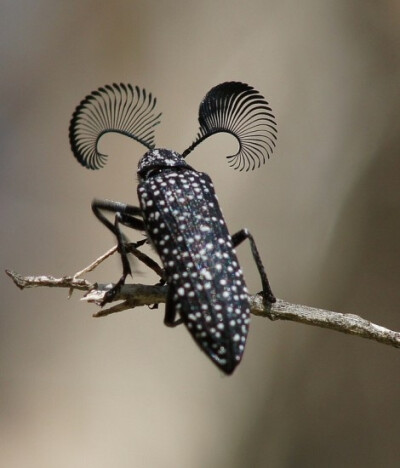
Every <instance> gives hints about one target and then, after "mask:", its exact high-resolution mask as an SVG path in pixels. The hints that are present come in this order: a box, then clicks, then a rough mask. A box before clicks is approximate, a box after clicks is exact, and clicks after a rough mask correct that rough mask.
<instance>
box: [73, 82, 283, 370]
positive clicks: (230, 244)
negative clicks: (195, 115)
mask: <svg viewBox="0 0 400 468" xmlns="http://www.w3.org/2000/svg"><path fill="white" fill-rule="evenodd" d="M154 106H155V99H153V98H152V96H151V94H150V95H146V92H145V91H143V92H141V91H140V90H139V88H133V87H132V86H130V85H122V84H121V85H116V84H114V85H112V86H106V87H105V88H99V90H98V91H95V92H93V93H92V94H91V95H89V96H87V97H86V98H85V99H84V100H83V101H82V102H81V104H80V105H79V106H78V108H77V109H76V111H75V113H74V115H73V118H72V121H71V126H70V141H71V147H72V150H73V153H74V155H75V157H76V158H77V159H78V161H79V162H80V163H81V164H83V165H84V166H85V167H88V168H91V169H97V168H99V167H101V166H103V165H104V163H105V160H106V156H105V155H102V154H100V153H98V151H97V142H98V139H99V138H100V136H101V135H102V134H103V133H105V132H107V131H116V132H119V133H123V134H125V135H128V136H131V137H132V138H134V139H136V140H137V141H140V142H141V143H142V144H144V145H145V146H147V147H148V148H149V151H148V152H147V153H146V154H145V155H144V156H143V157H142V158H141V160H140V161H139V164H138V176H139V185H138V189H137V193H138V198H139V202H140V207H133V206H130V205H125V204H122V203H117V202H111V201H100V200H95V201H94V202H93V205H92V206H93V210H94V212H95V214H96V216H97V217H98V218H99V219H100V221H102V222H103V223H104V224H105V225H106V226H107V227H108V228H109V229H110V230H111V231H112V232H113V233H114V234H115V235H116V236H117V239H118V243H119V247H120V253H121V257H122V262H123V275H122V277H121V279H120V281H119V282H118V283H117V284H116V286H115V287H114V288H113V289H112V290H111V291H109V293H107V295H106V298H105V301H104V302H108V301H110V300H111V299H112V298H113V296H114V295H115V293H116V291H117V290H118V288H119V287H120V286H121V285H122V284H123V283H124V282H125V278H126V276H127V275H128V274H130V273H131V271H130V267H129V262H128V260H127V256H126V249H125V244H126V242H125V239H124V238H123V235H122V234H121V232H120V230H119V223H122V224H124V225H126V226H129V227H131V228H134V229H137V230H141V231H145V232H146V233H147V236H148V240H149V241H150V242H151V243H152V244H153V246H154V248H155V249H156V251H157V253H158V255H159V256H160V258H161V261H162V263H163V267H164V272H163V279H164V280H165V281H166V283H167V285H168V297H167V304H166V311H165V324H166V325H169V326H174V325H177V324H179V323H182V322H183V323H184V324H185V325H186V327H187V329H188V330H189V332H190V333H191V335H192V337H193V338H194V340H195V341H196V342H197V344H198V345H199V346H200V348H201V349H202V350H203V351H204V352H205V353H206V354H207V355H208V356H209V358H210V359H211V360H212V361H213V362H214V363H215V364H216V365H217V366H218V367H219V368H220V369H221V370H222V371H224V372H225V373H226V374H231V373H232V372H233V370H234V369H235V367H236V366H237V364H238V363H239V362H240V360H241V359H242V355H243V351H244V347H245V343H246V338H247V333H248V326H249V322H250V305H249V299H248V291H247V288H246V285H245V281H244V278H243V274H242V271H241V269H240V266H239V262H238V259H237V257H236V253H235V250H234V248H235V247H236V245H238V244H239V243H240V242H242V241H243V240H244V239H247V238H248V239H249V240H250V243H251V248H252V253H253V256H254V259H255V261H256V264H257V267H258V270H259V273H260V276H261V281H262V285H263V291H262V294H263V296H264V298H265V299H266V300H267V301H270V302H274V301H275V298H274V296H273V294H272V291H271V288H270V286H269V282H268V279H267V276H266V274H265V271H264V267H263V265H262V262H261V258H260V256H259V253H258V251H257V247H256V245H255V242H254V240H253V238H252V236H251V234H250V233H249V232H248V231H247V230H242V231H239V232H238V233H236V234H234V235H233V236H232V237H231V235H230V234H229V232H228V228H227V226H226V223H225V220H224V217H223V215H222V212H221V210H220V207H219V204H218V200H217V197H216V194H215V191H214V187H213V184H212V182H211V179H210V177H209V176H208V175H207V174H204V173H201V172H197V171H196V170H195V169H193V168H192V167H191V166H189V165H188V164H187V163H186V161H185V160H184V157H186V156H187V155H188V154H189V153H190V152H191V151H192V150H193V149H194V148H195V146H197V144H198V143H200V142H201V141H202V140H204V139H205V138H207V137H208V136H210V135H211V134H213V133H216V132H218V131H225V132H229V133H231V134H233V135H234V136H236V137H237V138H238V140H239V144H240V148H239V152H238V153H237V154H236V155H233V156H229V157H228V158H230V161H231V165H233V166H234V167H235V168H240V169H243V168H245V169H246V170H249V169H254V167H256V165H257V161H258V166H259V165H260V164H261V161H262V162H264V161H265V153H267V156H268V157H269V152H270V151H272V147H273V146H274V145H275V142H274V139H275V138H276V135H275V133H276V128H275V125H276V124H275V121H274V118H273V116H272V114H271V113H270V108H269V107H268V106H267V103H266V101H265V100H264V99H263V98H262V96H260V95H259V94H258V92H257V91H255V90H253V88H251V87H249V86H248V85H244V84H242V83H236V82H232V83H223V84H222V85H218V86H217V87H215V88H213V89H212V90H211V91H210V92H209V93H208V94H207V96H206V97H205V99H204V100H203V102H202V104H201V106H200V111H199V121H200V132H199V135H198V137H197V140H196V141H195V142H194V143H193V144H192V145H191V146H190V147H189V148H188V149H187V150H186V151H185V152H184V153H183V154H182V155H180V154H178V153H176V152H174V151H170V150H166V149H155V148H154V145H153V127H154V126H155V125H156V124H157V123H158V121H157V120H158V119H159V115H157V116H155V115H154V114H153V109H154ZM104 210H105V211H109V212H113V213H115V223H114V224H112V223H111V222H110V221H109V220H108V219H107V218H106V217H105V216H104V215H103V213H102V211H104ZM142 243H143V241H142V242H139V243H137V244H135V246H136V247H137V246H139V245H141V244H142ZM143 256H144V257H146V256H145V255H144V254H143V253H142V254H141V257H139V258H140V259H143ZM151 262H153V261H152V260H151V259H148V260H146V261H145V263H147V264H148V265H149V266H151V267H152V263H151ZM176 315H179V317H180V318H179V319H176Z"/></svg>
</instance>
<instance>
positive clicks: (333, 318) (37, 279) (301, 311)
mask: <svg viewBox="0 0 400 468" xmlns="http://www.w3.org/2000/svg"><path fill="white" fill-rule="evenodd" d="M114 252H115V249H111V250H110V251H109V252H107V253H106V254H105V255H103V256H102V257H100V259H98V260H99V261H98V260H96V261H95V262H93V263H92V264H91V265H90V267H92V266H93V265H94V266H93V268H95V267H96V266H97V265H98V264H99V263H101V261H103V260H104V259H105V258H107V257H108V256H109V255H111V254H112V253H114ZM88 268H89V267H88ZM82 271H85V272H86V271H88V269H84V270H82ZM6 273H7V275H8V276H9V277H10V278H11V279H12V280H13V281H14V283H15V284H16V285H17V286H18V287H19V288H20V289H25V288H35V287H40V286H46V287H57V288H67V289H69V290H70V293H71V292H72V290H74V289H78V290H81V291H86V294H85V296H84V297H83V298H82V300H85V301H87V302H91V303H94V304H97V305H99V304H100V303H101V300H102V299H103V297H104V294H105V293H106V291H108V290H109V289H110V288H111V287H112V286H113V285H112V284H96V283H90V282H89V281H87V280H85V279H82V278H78V277H77V275H74V276H63V277H62V278H54V277H52V276H45V275H41V276H21V275H20V274H18V273H15V272H13V271H9V270H6ZM80 273H81V272H80ZM166 296H167V287H166V286H160V285H153V286H151V285H144V284H126V285H124V286H123V287H122V289H121V291H120V293H119V294H117V295H116V296H115V298H114V300H113V302H118V303H117V304H115V305H112V306H110V307H108V308H103V309H100V310H99V311H98V312H96V313H95V314H93V316H94V317H105V316H107V315H110V314H114V313H116V312H122V311H124V310H127V309H133V308H134V307H138V306H143V305H149V306H150V305H154V304H160V303H165V301H166ZM119 301H121V302H119ZM250 304H251V312H252V313H253V314H254V315H258V316H261V317H267V318H269V319H270V320H290V321H293V322H299V323H303V324H306V325H314V326H317V327H322V328H329V329H331V330H336V331H339V332H342V333H347V334H350V335H357V336H359V337H362V338H367V339H370V340H374V341H377V342H379V343H383V344H386V345H390V346H393V347H396V348H399V347H400V332H396V331H392V330H389V329H388V328H385V327H382V326H380V325H376V324H374V323H372V322H370V321H368V320H365V319H363V318H362V317H359V316H357V315H353V314H342V313H339V312H332V311H329V310H323V309H317V308H314V307H308V306H303V305H298V304H291V303H289V302H286V301H283V300H281V299H277V302H276V303H274V304H265V303H264V302H263V298H262V297H261V296H260V295H257V294H256V295H254V296H251V297H250Z"/></svg>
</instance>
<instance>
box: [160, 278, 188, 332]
mask: <svg viewBox="0 0 400 468" xmlns="http://www.w3.org/2000/svg"><path fill="white" fill-rule="evenodd" d="M173 295H174V289H173V288H172V287H171V286H170V287H169V289H168V295H167V303H166V305H165V316H164V324H165V325H166V326H167V327H176V326H177V325H180V324H181V323H183V319H182V318H179V319H177V318H176V313H177V312H176V309H175V302H174V301H173Z"/></svg>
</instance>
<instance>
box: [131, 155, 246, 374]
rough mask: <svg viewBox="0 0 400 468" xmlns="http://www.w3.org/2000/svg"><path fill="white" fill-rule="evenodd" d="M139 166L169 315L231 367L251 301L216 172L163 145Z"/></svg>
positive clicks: (240, 348) (238, 356) (145, 217)
mask: <svg viewBox="0 0 400 468" xmlns="http://www.w3.org/2000/svg"><path fill="white" fill-rule="evenodd" d="M138 172H139V177H140V179H141V181H140V183H139V186H138V197H139V201H140V206H141V209H142V212H143V220H144V223H145V225H146V229H147V233H148V235H149V237H150V239H151V241H152V243H153V245H154V247H155V249H156V251H157V253H158V254H159V256H160V258H161V260H162V262H163V265H164V268H165V273H166V280H167V284H168V286H169V297H168V301H167V310H166V317H170V318H172V320H173V317H174V316H175V314H179V316H180V317H181V319H182V320H183V322H184V324H185V325H186V327H187V329H188V330H189V332H190V333H191V335H192V337H193V338H194V340H195V341H196V342H197V344H198V345H199V346H200V348H201V349H202V350H203V351H204V352H205V353H206V354H207V355H208V356H209V357H210V358H211V359H212V360H213V361H214V362H215V364H216V365H217V366H218V367H220V368H221V370H223V371H224V372H225V373H227V374H231V373H232V372H233V370H234V369H235V367H236V365H237V364H238V363H239V362H240V360H241V358H242V355H243V351H244V346H245V342H246V337H247V332H248V324H249V321H250V306H249V301H248V292H247V288H246V285H245V282H244V278H243V274H242V271H241V269H240V266H239V262H238V259H237V257H236V253H235V250H234V248H233V244H232V239H231V236H230V235H229V232H228V228H227V226H226V223H225V220H224V218H223V215H222V213H221V210H220V207H219V204H218V200H217V197H216V195H215V192H214V187H213V184H212V182H211V179H210V177H209V176H208V175H207V174H204V173H201V172H197V171H195V170H194V169H192V168H191V167H190V166H189V165H188V164H186V163H185V161H184V160H183V159H182V158H181V156H180V155H179V154H178V153H175V152H172V151H168V150H159V149H155V150H151V151H149V152H148V153H146V155H145V156H144V157H143V158H142V160H141V161H140V163H139V171H138Z"/></svg>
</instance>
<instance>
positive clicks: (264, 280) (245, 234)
mask: <svg viewBox="0 0 400 468" xmlns="http://www.w3.org/2000/svg"><path fill="white" fill-rule="evenodd" d="M246 239H249V242H250V247H251V253H252V254H253V258H254V261H255V262H256V265H257V269H258V272H259V274H260V277H261V284H262V288H263V290H262V295H263V297H264V299H265V300H266V301H268V302H271V303H273V302H276V297H275V296H274V294H273V292H272V290H271V286H270V284H269V280H268V277H267V273H266V272H265V269H264V265H263V263H262V261H261V257H260V254H259V252H258V249H257V246H256V243H255V241H254V238H253V236H252V235H251V234H250V232H249V231H248V230H247V229H241V230H240V231H238V232H236V233H235V234H233V236H232V243H233V246H234V247H237V246H238V245H239V244H241V243H242V242H243V241H244V240H246Z"/></svg>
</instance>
